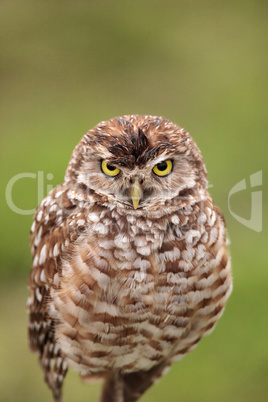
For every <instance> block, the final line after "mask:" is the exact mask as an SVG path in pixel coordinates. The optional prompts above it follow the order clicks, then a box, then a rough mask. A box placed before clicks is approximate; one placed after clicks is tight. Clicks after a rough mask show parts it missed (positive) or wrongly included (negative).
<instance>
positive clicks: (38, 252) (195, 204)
mask: <svg viewBox="0 0 268 402" xmlns="http://www.w3.org/2000/svg"><path fill="white" fill-rule="evenodd" d="M102 160H106V161H108V163H109V165H111V166H115V167H116V168H117V169H119V172H120V174H118V176H116V177H107V175H105V174H104V173H103V171H102V169H101V161H102ZM165 160H171V161H172V162H171V163H172V170H171V172H170V174H168V175H167V177H157V176H156V175H155V174H154V172H153V167H154V166H155V165H156V164H159V163H161V162H162V161H165ZM161 166H162V165H161ZM161 166H160V167H161ZM161 168H162V167H161ZM133 183H135V184H133ZM137 183H138V186H139V191H140V193H139V194H142V195H141V196H139V197H140V198H139V204H138V206H137V205H136V204H134V201H133V203H132V199H131V194H132V192H133V191H134V190H133V188H134V187H133V186H134V185H135V186H137ZM135 188H136V187H135ZM135 191H136V190H135ZM135 205H136V206H135ZM31 241H32V255H33V266H32V272H31V276H30V281H29V287H30V292H31V294H30V297H29V299H28V308H29V311H30V321H29V339H30V345H31V348H32V350H34V351H37V352H38V353H39V358H40V363H41V366H42V368H43V370H44V373H45V380H46V382H47V383H48V385H49V387H50V388H51V389H52V391H53V395H54V398H55V400H57V401H59V400H60V399H61V388H62V382H63V379H64V376H65V374H66V372H67V370H68V367H72V368H74V369H75V370H77V371H78V372H79V373H80V375H81V377H82V378H84V379H91V378H94V377H95V376H96V377H102V378H103V379H104V380H105V386H104V390H103V393H102V397H101V401H102V402H107V401H110V399H109V398H110V397H111V395H114V399H113V401H119V400H120V401H125V402H130V401H132V402H134V401H136V400H137V399H138V398H139V397H140V396H141V395H142V394H143V393H144V392H145V391H146V389H147V388H148V387H150V386H151V385H152V384H153V383H154V382H155V381H156V380H157V379H158V378H160V377H161V376H162V375H163V374H164V373H165V372H166V371H167V369H168V368H169V367H170V365H171V364H172V363H173V362H174V361H177V360H180V359H181V358H182V357H183V356H184V355H185V354H186V353H188V352H189V351H190V350H192V349H193V348H194V347H195V346H196V345H197V344H198V342H199V340H200V339H201V338H202V336H204V335H206V334H208V333H209V332H211V330H212V329H213V327H214V326H215V324H216V322H217V320H218V319H219V317H220V316H221V314H222V312H223V309H224V306H225V303H226V301H227V299H228V297H229V295H230V292H231V287H232V281H231V274H230V261H229V257H228V251H227V249H226V239H225V224H224V220H223V217H222V215H221V213H220V211H219V209H218V208H217V207H215V205H214V204H213V202H212V200H211V197H210V195H209V194H208V192H207V178H206V170H205V166H204V162H203V159H202V156H201V154H200V151H199V150H198V148H197V146H196V145H195V143H194V141H193V140H192V138H191V137H190V136H189V134H188V133H187V132H186V131H184V130H183V129H182V128H180V127H178V126H176V125H175V124H173V123H171V122H170V121H167V120H165V119H163V118H159V117H151V116H138V115H133V116H123V117H120V118H115V119H112V120H110V121H108V122H101V123H99V125H98V126H97V127H95V128H94V129H93V130H90V131H89V133H88V134H86V135H85V136H84V137H83V138H82V140H81V142H80V143H79V144H78V145H77V147H76V148H75V150H74V153H73V155H72V158H71V160H70V163H69V166H68V169H67V172H66V176H65V181H64V183H63V184H62V185H60V186H58V187H57V188H56V189H54V190H52V191H51V192H50V194H49V195H48V196H47V197H46V199H45V200H44V201H43V202H42V203H41V205H40V206H39V208H38V209H37V212H36V215H35V221H34V224H33V226H32V229H31Z"/></svg>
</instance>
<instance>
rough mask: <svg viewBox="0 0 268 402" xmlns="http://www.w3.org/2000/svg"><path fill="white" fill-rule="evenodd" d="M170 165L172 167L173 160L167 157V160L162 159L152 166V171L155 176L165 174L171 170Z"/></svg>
mask: <svg viewBox="0 0 268 402" xmlns="http://www.w3.org/2000/svg"><path fill="white" fill-rule="evenodd" d="M172 167H173V162H172V160H170V159H168V160H167V161H163V162H160V163H158V164H157V165H155V167H154V168H153V172H154V173H155V174H156V175H157V176H161V177H164V176H167V175H169V173H170V172H171V171H172Z"/></svg>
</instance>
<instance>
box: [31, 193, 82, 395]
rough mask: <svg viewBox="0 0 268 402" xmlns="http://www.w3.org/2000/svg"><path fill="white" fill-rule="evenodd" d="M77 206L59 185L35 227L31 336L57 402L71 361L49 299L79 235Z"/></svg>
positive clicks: (39, 211) (43, 205)
mask: <svg viewBox="0 0 268 402" xmlns="http://www.w3.org/2000/svg"><path fill="white" fill-rule="evenodd" d="M75 207H76V202H75V201H74V200H72V199H71V198H70V196H69V194H68V190H66V189H64V187H63V186H59V187H57V188H55V189H54V190H52V192H51V193H50V194H49V195H48V196H47V197H46V198H45V199H44V200H43V201H42V203H41V204H40V206H39V207H38V209H37V211H36V213H35V220H34V223H33V225H32V228H31V246H32V257H33V264H32V269H31V274H30V278H29V282H28V287H29V289H30V296H29V298H28V303H27V307H28V310H29V324H28V338H29V343H30V348H31V350H32V351H34V352H38V353H39V360H40V364H41V367H42V369H43V370H44V373H45V380H46V382H47V383H48V386H49V387H50V388H51V390H52V391H53V395H54V398H55V400H57V401H60V399H61V387H62V382H63V379H64V376H65V375H66V373H67V364H66V362H65V361H64V357H63V356H62V355H61V351H60V349H59V347H58V345H57V343H56V340H55V336H54V327H55V324H56V321H55V318H53V317H52V316H51V312H50V310H49V302H50V300H51V298H52V297H53V291H54V290H55V289H57V288H59V287H60V283H61V275H62V266H61V265H62V263H61V258H62V255H63V254H64V253H66V252H68V249H70V247H72V244H73V243H74V241H75V240H76V239H77V237H78V236H79V231H78V230H77V226H75V225H73V226H71V229H70V225H69V223H70V220H72V219H73V213H74V211H75Z"/></svg>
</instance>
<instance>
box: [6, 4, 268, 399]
mask: <svg viewBox="0 0 268 402" xmlns="http://www.w3.org/2000/svg"><path fill="white" fill-rule="evenodd" d="M267 31H268V25H267V4H266V3H265V2H263V1H260V0H257V1H239V0H234V1H230V0H227V1H225V2H215V1H212V0H208V1H203V2H198V1H197V0H191V1H188V2H184V1H177V2H173V1H170V0H168V1H163V0H162V1H160V0H155V1H152V0H149V1H146V2H144V1H141V0H137V1H135V2H130V1H122V0H120V1H117V2H113V3H112V2H110V1H108V0H102V1H90V2H85V1H81V0H79V1H76V2H72V1H70V0H67V1H64V2H63V1H58V2H53V1H52V0H47V1H46V2H43V1H40V0H35V1H33V0H31V1H30V0H23V1H18V0H17V1H16V0H12V1H7V0H4V1H2V2H1V3H0V35H1V38H2V48H1V60H0V77H1V92H0V93H1V95H0V121H1V136H0V158H1V167H2V168H1V169H0V180H1V185H2V197H1V200H0V211H1V212H0V213H1V225H0V239H1V242H0V247H1V266H0V268H1V271H0V279H1V282H0V292H1V293H0V298H1V300H0V309H1V329H0V331H1V338H0V339H1V341H0V352H1V353H0V355H1V359H0V378H1V381H0V399H1V401H12V402H13V401H16V402H17V401H32V400H39V401H40V402H42V401H49V400H51V396H50V393H49V391H47V389H46V386H45V385H44V384H43V381H42V374H41V371H40V370H39V368H38V366H37V359H36V356H34V355H31V354H30V353H29V351H28V348H27V342H26V322H27V316H26V314H25V300H26V297H27V290H26V282H27V278H28V274H29V270H30V265H31V259H30V252H29V248H28V233H29V228H30V226H31V221H32V217H31V216H30V215H18V214H16V213H14V212H13V211H12V210H10V208H9V207H8V206H7V203H6V200H5V188H6V185H7V183H8V181H9V180H10V179H11V178H12V177H13V176H14V175H16V174H19V173H21V172H31V173H37V172H38V171H40V172H44V186H43V187H44V193H46V189H47V186H50V185H52V184H53V185H54V186H55V185H57V184H58V183H60V182H61V181H62V180H63V176H64V172H65V169H66V166H67V164H68V161H69V158H70V155H71V152H72V150H73V148H74V146H75V145H76V144H77V143H78V141H79V140H80V138H81V137H82V135H83V134H84V133H85V132H86V131H87V130H88V129H89V128H91V127H93V126H94V125H95V124H97V123H98V122H99V121H100V120H106V119H108V118H110V117H112V116H115V115H121V114H127V113H145V114H154V115H164V116H165V117H167V118H169V119H171V120H173V121H174V122H176V123H178V124H180V125H182V126H183V127H185V128H187V130H189V131H190V132H191V134H192V136H193V137H194V139H195V140H196V142H197V144H198V146H199V147H200V149H201V150H202V153H203V156H204V159H205V162H206V166H207V169H208V174H209V181H210V183H211V184H212V185H213V187H212V188H211V194H212V196H213V198H214V200H215V202H216V204H217V205H219V206H220V208H221V209H222V211H223V212H224V215H225V217H226V221H227V227H228V232H229V236H230V238H231V241H232V244H231V253H232V261H233V272H234V293H233V295H232V297H231V299H230V301H229V303H228V306H227V309H226V312H225V314H224V316H223V318H222V319H221V321H220V323H219V324H218V326H217V328H216V330H215V332H214V333H213V334H212V335H211V336H210V337H208V338H206V339H204V340H203V341H202V342H201V344H200V345H199V346H198V348H197V349H196V350H195V351H194V352H193V353H191V354H189V356H187V357H186V358H185V359H184V360H183V361H182V362H180V363H178V364H176V365H175V366H174V367H173V368H172V370H171V371H170V373H169V374H167V376H166V377H164V378H163V379H162V380H161V381H160V382H159V384H157V385H156V386H154V387H152V389H151V390H150V391H148V393H147V394H146V395H145V396H144V397H143V400H144V401H148V402H149V401H156V402H157V401H163V400H165V399H167V398H168V399H169V400H170V401H177V400H182V401H187V402H188V401H189V402H190V401H197V402H199V401H200V402H202V401H214V400H216V399H217V400H219V401H226V400H228V401H230V402H232V401H233V402H237V401H245V402H249V401H250V402H251V401H252V400H254V401H260V402H261V401H266V400H267V394H268V392H267V391H268V389H267V388H268V387H267V381H266V378H267V372H268V364H267V354H268V353H267V330H268V328H267V326H268V325H267V313H266V309H267V279H268V278H267V276H268V274H267V268H266V267H267V240H268V233H267V197H266V195H267V191H266V189H267V187H266V183H267V180H266V177H267V145H268V137H267V130H268V123H267V89H268V88H267V83H268V79H267V64H268V63H267V61H268V60H267V59H268V56H267V47H266V46H267V33H268V32H267ZM259 170H262V171H263V181H264V184H263V187H262V190H263V202H264V206H263V231H262V233H256V232H254V231H252V230H250V229H248V228H246V227H244V226H242V225H241V224H240V223H239V222H237V221H236V220H235V219H234V218H233V217H232V216H231V214H230V212H229V210H228V204H227V199H228V193H229V191H230V189H231V188H232V187H233V186H234V185H235V184H236V183H237V182H239V181H240V180H242V179H244V178H246V179H247V183H249V179H248V178H249V175H250V174H252V173H254V172H256V171H259ZM49 173H52V174H53V178H52V179H51V178H49V176H48V177H47V174H49ZM12 196H13V200H14V202H15V204H16V205H17V206H18V207H20V208H24V209H33V208H35V207H36V206H37V182H36V180H33V179H25V180H21V181H19V182H17V183H16V185H15V186H14V189H13V193H12ZM231 207H232V210H233V211H234V212H236V213H237V214H239V215H241V216H243V217H245V218H249V217H250V190H249V189H248V190H247V191H244V192H241V193H240V194H237V195H235V196H234V197H233V198H232V201H231ZM98 393H99V385H90V386H83V385H81V384H80V380H79V379H78V377H77V376H76V375H75V374H74V373H72V374H71V373H70V374H68V377H67V380H66V384H65V400H66V401H71V400H77V399H79V400H86V398H87V399H90V397H91V400H92V402H93V401H95V400H97V395H98Z"/></svg>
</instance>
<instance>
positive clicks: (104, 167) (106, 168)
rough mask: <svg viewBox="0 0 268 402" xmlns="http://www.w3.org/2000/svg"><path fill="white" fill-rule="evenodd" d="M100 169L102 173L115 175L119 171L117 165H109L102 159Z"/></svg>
mask: <svg viewBox="0 0 268 402" xmlns="http://www.w3.org/2000/svg"><path fill="white" fill-rule="evenodd" d="M101 170H102V171H103V173H104V174H106V175H107V176H113V177H114V176H117V175H118V174H119V173H120V169H118V168H117V167H115V166H113V165H110V164H109V163H107V162H106V161H104V160H102V161H101Z"/></svg>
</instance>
